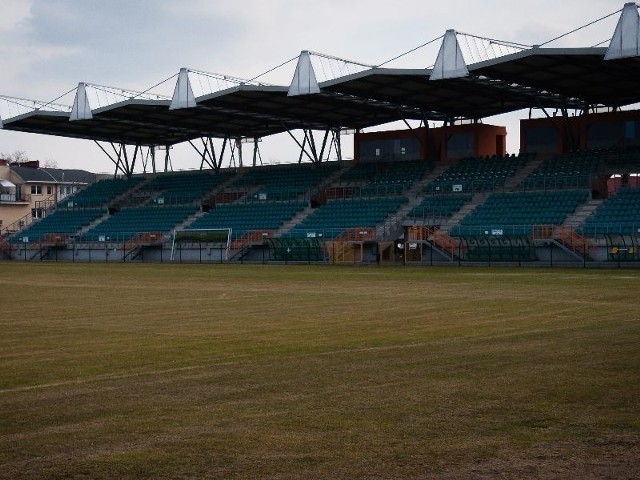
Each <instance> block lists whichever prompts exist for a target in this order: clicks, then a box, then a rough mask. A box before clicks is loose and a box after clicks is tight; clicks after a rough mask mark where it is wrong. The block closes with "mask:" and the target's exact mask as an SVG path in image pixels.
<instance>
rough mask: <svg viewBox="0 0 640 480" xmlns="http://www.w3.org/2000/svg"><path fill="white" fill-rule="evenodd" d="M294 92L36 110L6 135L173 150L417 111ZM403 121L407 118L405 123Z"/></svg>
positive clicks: (416, 115)
mask: <svg viewBox="0 0 640 480" xmlns="http://www.w3.org/2000/svg"><path fill="white" fill-rule="evenodd" d="M287 93H288V88H287V87H278V86H254V85H239V86H237V87H234V88H232V89H228V90H225V91H223V92H217V93H215V94H209V95H205V96H203V97H199V98H198V99H197V106H196V107H194V108H181V109H175V110H171V109H170V104H171V101H170V100H144V99H130V100H126V101H123V102H119V103H117V104H114V105H110V106H108V107H103V108H100V109H96V110H94V111H93V112H92V118H90V119H81V120H74V121H70V120H71V113H70V112H59V111H43V110H35V111H33V112H29V113H26V114H23V115H20V116H17V117H14V118H12V119H9V120H5V121H4V128H5V129H7V130H16V131H23V132H32V133H42V134H47V135H58V136H64V137H72V138H84V139H91V140H100V141H108V142H114V143H124V144H131V145H173V144H176V143H181V142H185V141H187V140H192V139H194V138H199V137H214V138H224V137H231V138H262V137H265V136H269V135H273V134H277V133H282V132H286V131H288V130H295V129H317V130H325V129H339V128H352V129H362V128H366V127H370V126H375V125H380V124H384V123H389V122H392V121H395V120H398V119H400V118H403V117H404V118H408V119H420V118H421V117H420V112H419V111H417V110H416V109H414V108H403V107H402V106H400V105H395V104H387V103H384V102H380V101H375V100H368V99H360V98H349V97H346V96H344V95H339V94H333V93H320V94H318V95H311V96H288V95H287ZM399 115H402V117H401V116H399Z"/></svg>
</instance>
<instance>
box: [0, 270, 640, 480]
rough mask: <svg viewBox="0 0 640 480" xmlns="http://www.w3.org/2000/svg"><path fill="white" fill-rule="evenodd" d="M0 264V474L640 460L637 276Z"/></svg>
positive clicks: (565, 467) (452, 469) (622, 469)
mask: <svg viewBox="0 0 640 480" xmlns="http://www.w3.org/2000/svg"><path fill="white" fill-rule="evenodd" d="M0 272H1V273H2V275H0V277H1V278H0V288H1V290H0V292H1V293H0V295H1V297H0V298H1V299H2V300H1V302H2V303H1V305H2V309H1V317H0V478H11V479H16V478H29V479H33V478H36V479H37V478H47V479H49V478H78V479H82V478H131V479H133V478H136V479H138V478H221V479H222V478H224V479H228V478H231V479H235V478H238V479H241V478H242V479H244V478H247V479H248V478H276V479H292V478H320V479H322V478H326V479H329V478H330V479H339V478H344V479H358V478H461V477H462V478H496V477H500V478H579V477H580V478H603V477H604V478H606V477H609V478H636V477H637V476H639V475H640V461H639V460H638V458H640V414H639V413H638V412H640V308H639V307H640V297H639V296H638V285H639V282H640V272H638V271H631V270H624V271H614V270H610V271H602V270H598V271H593V270H546V269H524V270H522V269H507V268H499V269H480V268H470V269H466V268H454V269H448V268H404V269H403V268H348V267H346V268H345V267H340V268H335V267H315V266H314V267H310V266H301V267H277V266H248V265H245V266H220V265H215V266H212V265H206V266H202V265H128V264H127V265H124V264H123V265H106V264H105V265H98V264H91V265H87V264H83V265H80V264H31V263H28V264H21V263H14V262H9V263H6V262H5V263H1V264H0Z"/></svg>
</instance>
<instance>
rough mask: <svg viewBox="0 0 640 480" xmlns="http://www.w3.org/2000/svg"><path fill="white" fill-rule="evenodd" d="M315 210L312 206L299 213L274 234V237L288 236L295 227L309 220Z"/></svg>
mask: <svg viewBox="0 0 640 480" xmlns="http://www.w3.org/2000/svg"><path fill="white" fill-rule="evenodd" d="M314 210H315V209H314V208H311V207H310V206H309V207H307V208H305V209H304V210H302V211H301V212H299V213H298V214H297V215H295V216H294V217H293V218H292V219H291V220H289V221H288V222H286V223H285V224H284V225H282V226H281V227H280V228H279V229H278V230H276V231H275V232H274V235H273V236H274V237H276V238H279V237H282V236H283V235H286V234H287V233H288V232H289V231H290V230H291V229H292V228H293V227H295V226H296V225H298V224H299V223H300V222H302V221H303V220H304V219H305V218H307V217H308V216H309V215H311V213H313V211H314Z"/></svg>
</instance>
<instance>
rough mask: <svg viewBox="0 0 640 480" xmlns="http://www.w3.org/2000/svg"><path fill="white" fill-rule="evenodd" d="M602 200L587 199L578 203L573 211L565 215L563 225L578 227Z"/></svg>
mask: <svg viewBox="0 0 640 480" xmlns="http://www.w3.org/2000/svg"><path fill="white" fill-rule="evenodd" d="M603 202H604V200H589V201H587V202H585V203H582V204H580V205H578V207H577V208H576V210H575V212H573V213H572V214H571V215H569V216H568V217H567V219H566V220H565V222H564V225H566V226H568V227H572V228H574V229H575V228H577V227H579V226H580V225H582V224H583V223H584V222H585V220H586V219H587V218H588V217H589V216H591V214H592V213H593V212H594V211H595V210H596V209H597V208H598V207H599V206H600V205H602V203H603Z"/></svg>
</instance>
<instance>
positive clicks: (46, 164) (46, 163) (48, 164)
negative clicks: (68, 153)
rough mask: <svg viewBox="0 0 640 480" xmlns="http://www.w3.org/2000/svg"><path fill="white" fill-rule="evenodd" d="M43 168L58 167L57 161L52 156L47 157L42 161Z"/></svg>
mask: <svg viewBox="0 0 640 480" xmlns="http://www.w3.org/2000/svg"><path fill="white" fill-rule="evenodd" d="M43 166H44V167H45V168H58V161H57V160H54V159H53V158H47V159H46V160H45V161H44V165H43Z"/></svg>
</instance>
